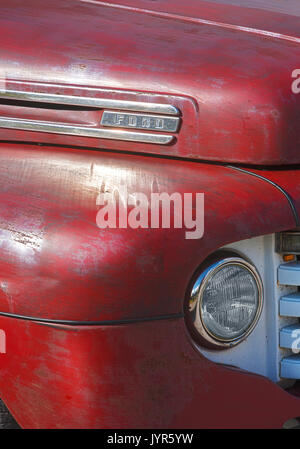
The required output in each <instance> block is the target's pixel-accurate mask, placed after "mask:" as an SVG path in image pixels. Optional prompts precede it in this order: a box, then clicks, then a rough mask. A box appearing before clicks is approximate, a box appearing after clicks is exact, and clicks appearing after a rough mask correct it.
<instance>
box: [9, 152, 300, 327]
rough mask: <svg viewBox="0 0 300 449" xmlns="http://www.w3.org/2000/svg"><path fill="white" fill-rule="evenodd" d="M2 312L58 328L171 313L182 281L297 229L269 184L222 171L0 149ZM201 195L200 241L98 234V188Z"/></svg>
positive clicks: (173, 233)
mask: <svg viewBox="0 0 300 449" xmlns="http://www.w3.org/2000/svg"><path fill="white" fill-rule="evenodd" d="M0 158H1V165H0V211H1V220H2V223H1V232H0V248H1V252H0V260H1V276H2V277H3V279H4V280H5V283H4V287H1V285H0V308H1V310H2V311H3V312H10V313H16V314H20V315H28V316H35V317H39V318H49V319H65V320H71V319H73V320H84V321H85V320H93V321H95V320H98V321H99V320H107V319H112V320H115V319H124V318H137V317H146V316H155V315H163V314H168V313H178V312H180V311H181V310H182V301H183V298H184V296H185V291H186V288H187V285H188V283H189V281H190V278H191V276H192V274H193V273H194V271H195V270H196V269H197V267H198V266H199V265H200V264H201V262H202V261H203V260H204V259H205V257H207V256H208V255H209V254H211V253H212V252H214V251H215V250H217V249H218V248H219V247H221V246H223V245H225V244H227V243H231V242H233V241H237V240H242V239H246V238H249V237H252V236H257V235H261V234H268V233H271V232H275V231H280V230H285V229H290V228H293V227H295V221H294V217H293V215H292V212H291V210H290V207H289V205H288V202H287V200H286V199H285V197H284V196H283V195H282V193H280V192H279V191H278V190H277V189H276V188H275V187H273V186H271V185H269V184H267V183H266V182H265V181H262V180H260V179H256V178H254V177H252V176H250V175H247V174H246V175H245V174H244V173H240V172H237V171H236V170H233V169H231V168H226V167H222V166H212V165H209V164H201V163H193V162H188V161H174V160H164V159H157V158H149V157H143V156H134V155H122V154H107V153H105V152H96V151H88V150H84V151H82V150H74V149H69V150H67V149H62V148H58V149H55V148H50V147H47V148H46V147H44V148H39V149H38V150H37V148H36V147H35V146H32V145H27V146H26V147H24V145H20V144H6V145H2V146H0ZM122 185H127V188H128V193H134V192H143V193H145V194H147V195H148V197H149V196H150V193H151V192H152V191H154V192H159V193H161V192H168V193H170V194H171V193H174V192H179V193H184V192H194V193H196V192H198V193H199V192H203V193H204V194H205V223H204V226H205V234H204V238H202V239H199V240H196V241H195V240H187V239H185V231H186V229H185V228H182V229H172V228H171V229H151V228H149V229H130V228H128V229H106V230H102V229H99V228H98V227H97V225H96V216H97V211H98V210H99V207H98V206H97V205H96V198H97V195H98V194H99V192H100V191H104V190H111V189H112V188H118V187H120V186H122Z"/></svg>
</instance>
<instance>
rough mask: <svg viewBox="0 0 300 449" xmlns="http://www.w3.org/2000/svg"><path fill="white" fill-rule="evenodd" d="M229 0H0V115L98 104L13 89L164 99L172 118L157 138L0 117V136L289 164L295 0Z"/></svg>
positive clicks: (48, 116) (299, 130) (87, 123)
mask: <svg viewBox="0 0 300 449" xmlns="http://www.w3.org/2000/svg"><path fill="white" fill-rule="evenodd" d="M228 3H231V4H226V2H224V3H223V2H222V3H221V2H220V1H218V2H203V1H199V0H189V1H188V2H181V1H179V0H174V1H172V2H170V1H167V0H158V1H155V2H153V1H150V0H139V1H137V0H126V1H125V0H124V1H122V0H120V1H119V2H115V1H110V2H101V1H97V0H64V1H58V0H53V1H51V2H46V3H45V2H43V1H42V0H27V1H26V2H24V1H22V0H10V1H3V2H2V6H1V17H0V37H1V46H0V55H1V59H0V70H1V78H2V82H3V86H2V92H1V94H0V96H1V97H2V100H0V116H1V117H2V118H9V119H10V120H11V121H13V120H14V119H15V118H17V119H18V120H27V121H34V120H36V118H37V117H38V118H39V120H42V121H46V122H50V123H67V124H68V125H69V127H70V126H71V127H72V126H77V125H78V124H79V125H80V126H81V127H83V128H85V127H89V128H90V127H92V128H93V129H95V128H96V129H98V127H99V122H100V121H101V116H102V114H103V108H101V107H98V108H89V107H85V108H83V107H81V108H80V107H77V106H74V105H72V107H70V106H68V107H62V106H61V105H60V106H59V101H58V106H57V105H55V104H54V105H53V102H52V104H51V106H49V107H47V101H46V100H43V101H42V102H41V101H40V104H38V105H37V104H34V105H33V104H32V98H31V99H30V100H31V101H30V102H29V101H28V99H27V101H26V98H25V100H24V98H23V100H24V102H23V100H22V101H20V98H19V99H18V98H14V96H13V95H12V96H11V97H9V98H8V97H7V95H8V94H9V92H18V91H19V92H27V93H28V92H35V93H44V94H51V95H57V96H58V97H59V96H63V95H65V94H67V95H68V96H80V97H97V98H106V99H110V98H113V99H119V100H120V99H121V100H122V101H127V100H129V101H137V102H140V101H142V102H143V103H145V104H147V103H150V104H155V103H159V104H165V105H171V106H173V107H175V108H176V110H177V111H178V116H179V117H180V123H181V124H180V127H179V129H178V130H177V131H176V134H174V139H173V140H172V141H171V142H170V143H168V144H167V145H162V144H160V143H159V142H158V143H152V142H151V141H150V142H148V143H145V142H144V143H139V142H128V141H126V137H125V139H124V140H125V141H123V140H122V139H119V140H118V139H117V140H116V139H114V138H110V139H109V138H100V139H99V138H95V137H93V136H91V137H86V136H84V137H80V136H71V135H70V134H68V133H67V132H66V133H65V134H66V135H56V133H55V132H53V131H51V132H49V133H48V132H41V131H36V130H35V129H34V127H33V129H30V130H29V129H26V130H25V129H11V128H12V127H13V126H10V125H9V124H6V125H5V121H4V122H3V123H2V125H1V129H0V139H1V140H10V141H11V140H22V141H31V142H37V141H38V142H46V143H54V144H61V143H63V144H70V145H79V146H80V145H81V146H89V147H99V146H100V147H101V148H104V149H105V148H107V149H115V150H125V151H129V150H130V151H134V152H135V151H137V152H144V153H149V152H150V153H158V154H164V155H168V156H176V157H185V158H195V159H202V160H210V161H221V162H231V163H232V162H233V163H246V164H255V165H278V164H297V163H300V127H299V121H300V92H299V93H298V91H300V82H299V83H298V81H297V78H300V17H299V15H300V7H298V8H299V14H298V12H297V9H296V7H295V3H293V5H294V6H292V7H291V9H290V11H288V10H286V11H287V12H286V13H281V12H278V7H277V8H276V7H275V6H274V5H278V4H279V3H280V2H275V1H274V2H272V1H270V0H269V4H270V8H269V7H266V9H255V8H253V7H248V8H247V7H240V6H235V5H232V3H234V1H231V2H228ZM236 3H237V2H236ZM244 3H245V4H246V5H247V6H253V5H255V3H257V2H254V1H253V2H251V1H248V2H244ZM266 3H267V2H265V4H266ZM284 3H285V2H284ZM285 4H286V3H285ZM289 4H290V5H291V4H292V3H289ZM272 5H273V8H272ZM7 93H8V94H7ZM54 103H55V102H54ZM116 109H118V108H117V107H116ZM166 114H168V111H167V112H166ZM7 123H8V122H7ZM14 127H15V128H18V126H14ZM19 128H20V127H19ZM143 132H144V131H143V130H142V133H143Z"/></svg>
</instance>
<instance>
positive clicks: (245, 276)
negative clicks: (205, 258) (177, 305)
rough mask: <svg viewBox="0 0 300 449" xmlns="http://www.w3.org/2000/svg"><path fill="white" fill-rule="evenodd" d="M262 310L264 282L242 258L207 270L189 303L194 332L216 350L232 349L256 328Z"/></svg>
mask: <svg viewBox="0 0 300 449" xmlns="http://www.w3.org/2000/svg"><path fill="white" fill-rule="evenodd" d="M261 308H262V283H261V280H260V277H259V275H258V273H257V271H256V269H255V268H254V267H253V266H252V265H251V264H250V263H248V262H246V261H245V260H244V259H242V258H240V257H228V258H225V259H222V260H219V261H217V262H215V263H214V264H212V265H210V266H209V267H208V268H206V269H205V270H204V271H203V272H202V273H201V275H200V276H199V277H198V278H197V280H196V282H195V283H194V286H193V288H192V292H191V296H190V298H189V304H188V314H189V321H192V326H193V327H194V330H196V332H197V333H198V334H199V335H200V336H201V338H202V341H203V339H204V340H205V341H206V342H207V343H209V344H210V345H212V346H214V347H223V348H224V347H230V346H233V345H234V344H237V343H239V342H240V341H242V340H243V339H244V338H245V337H246V336H247V335H248V334H249V333H250V332H251V330H252V329H253V328H254V326H255V324H256V323H257V320H258V318H259V315H260V312H261Z"/></svg>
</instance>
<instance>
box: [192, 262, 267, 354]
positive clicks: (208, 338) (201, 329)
mask: <svg viewBox="0 0 300 449" xmlns="http://www.w3.org/2000/svg"><path fill="white" fill-rule="evenodd" d="M228 265H235V266H241V267H243V268H244V269H246V270H248V271H249V273H250V274H251V275H252V277H253V278H254V280H255V282H256V286H257V291H258V305H257V309H256V313H255V316H254V318H253V320H252V322H251V323H250V325H249V327H247V329H246V330H245V331H244V332H243V333H241V335H239V336H238V337H236V338H232V339H230V340H229V339H222V338H220V337H219V336H216V335H214V334H212V332H211V331H210V330H209V329H207V326H206V325H205V322H204V320H203V317H202V299H203V292H204V290H205V288H206V286H207V282H208V280H209V279H211V277H212V276H214V275H215V274H216V273H217V272H218V271H219V270H221V269H222V268H224V267H225V266H228ZM262 307H263V284H262V281H261V278H260V275H259V273H258V271H257V270H256V268H255V267H254V265H252V264H251V263H250V262H248V261H246V260H245V259H244V258H242V257H239V256H235V255H234V256H228V257H222V258H219V259H217V260H215V261H214V262H212V263H211V264H209V265H208V266H206V267H205V268H204V269H203V271H202V272H201V273H200V274H199V275H198V277H197V278H196V280H194V283H193V285H192V288H191V289H190V294H189V297H188V303H187V307H186V321H187V324H188V327H189V329H190V330H191V331H192V332H191V333H192V335H193V336H194V338H195V340H196V342H198V343H200V344H201V345H204V346H206V347H209V348H213V349H226V348H231V347H233V346H235V345H237V344H239V343H241V342H242V341H243V340H244V339H245V338H246V337H247V336H248V335H249V334H250V333H251V332H252V330H253V329H254V328H255V326H256V324H257V322H258V320H259V317H260V315H261V311H262Z"/></svg>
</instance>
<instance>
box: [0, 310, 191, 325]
mask: <svg viewBox="0 0 300 449" xmlns="http://www.w3.org/2000/svg"><path fill="white" fill-rule="evenodd" d="M0 316H4V317H8V318H14V319H18V320H26V321H33V322H35V323H37V324H44V325H49V326H50V325H66V326H120V325H123V324H131V323H132V324H134V323H142V322H147V321H163V320H174V319H180V318H183V317H184V314H183V313H172V314H169V315H156V316H146V317H143V318H124V319H120V320H102V321H78V320H55V319H50V318H39V317H36V316H28V315H18V314H16V313H9V312H0Z"/></svg>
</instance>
